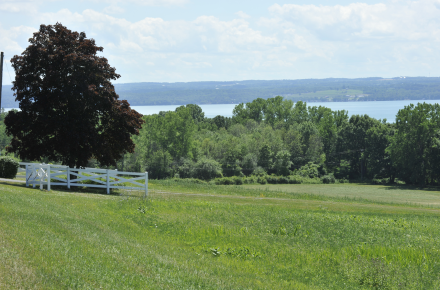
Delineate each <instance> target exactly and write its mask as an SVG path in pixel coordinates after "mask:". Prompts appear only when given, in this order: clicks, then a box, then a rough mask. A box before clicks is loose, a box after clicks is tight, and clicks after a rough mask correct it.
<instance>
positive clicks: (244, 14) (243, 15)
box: [235, 11, 251, 19]
mask: <svg viewBox="0 0 440 290" xmlns="http://www.w3.org/2000/svg"><path fill="white" fill-rule="evenodd" d="M235 15H237V16H238V17H240V18H243V19H249V18H251V16H250V15H248V14H246V13H244V12H243V11H238V12H237V13H235Z"/></svg>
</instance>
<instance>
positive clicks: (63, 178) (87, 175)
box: [18, 162, 148, 196]
mask: <svg viewBox="0 0 440 290" xmlns="http://www.w3.org/2000/svg"><path fill="white" fill-rule="evenodd" d="M18 172H26V186H29V185H33V187H34V188H35V186H36V185H40V189H42V188H43V185H46V186H47V190H50V187H51V185H62V186H67V188H69V189H70V187H71V186H85V187H97V188H105V189H107V194H110V189H111V188H120V189H135V190H143V191H145V196H147V195H148V172H145V173H136V172H121V171H117V170H108V169H96V168H85V169H76V168H69V167H68V166H62V165H50V164H37V163H26V162H20V167H19V169H18ZM71 175H72V176H75V177H76V178H75V179H71V178H70V176H71Z"/></svg>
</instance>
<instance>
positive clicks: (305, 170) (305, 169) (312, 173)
mask: <svg viewBox="0 0 440 290" xmlns="http://www.w3.org/2000/svg"><path fill="white" fill-rule="evenodd" d="M319 167H320V166H319V165H317V164H314V163H312V162H309V163H307V164H306V165H304V166H302V167H301V168H300V169H299V170H298V171H297V174H298V175H301V176H303V177H309V178H315V177H319V170H318V168H319Z"/></svg>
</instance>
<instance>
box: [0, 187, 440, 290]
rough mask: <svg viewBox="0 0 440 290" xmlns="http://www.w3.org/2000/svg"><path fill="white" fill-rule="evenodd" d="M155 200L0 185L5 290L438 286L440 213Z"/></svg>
mask: <svg viewBox="0 0 440 290" xmlns="http://www.w3.org/2000/svg"><path fill="white" fill-rule="evenodd" d="M313 186H316V185H313ZM266 187H268V186H264V187H263V188H266ZM234 188H235V189H236V191H237V192H236V193H235V194H233V193H232V192H231V190H233V189H234ZM268 188H270V187H268ZM304 188H306V187H304ZM330 188H336V187H332V186H330V187H328V189H330ZM349 188H350V187H347V188H346V189H347V191H350V190H349ZM362 188H363V186H360V185H357V186H352V187H351V190H356V189H357V190H362ZM150 189H151V190H150V196H149V198H148V199H145V200H144V199H140V198H137V197H130V195H128V194H127V193H125V192H122V194H121V195H117V192H115V194H113V195H105V194H99V193H98V192H99V191H93V192H89V191H85V192H74V191H68V190H53V191H51V192H47V191H44V190H43V191H41V190H39V189H32V188H25V187H24V186H22V185H21V184H8V183H0V260H1V261H2V263H0V289H17V288H22V289H99V288H103V289H438V287H439V286H440V280H439V279H440V275H439V273H440V264H439V263H440V262H438V261H440V252H439V250H440V247H439V245H440V243H439V242H440V227H439V225H438V223H439V218H440V210H439V209H436V208H428V207H424V206H408V205H392V204H385V203H383V204H378V203H375V202H373V201H371V202H356V201H353V200H347V201H344V199H343V198H340V197H330V198H327V199H326V198H325V194H321V193H318V192H312V194H309V193H307V194H296V193H282V192H279V191H278V190H280V189H277V191H274V192H271V191H266V189H263V190H261V188H259V189H257V190H256V191H255V190H254V189H250V188H240V187H232V186H230V187H227V186H205V187H204V189H203V187H201V186H199V187H196V186H192V185H186V186H185V185H176V184H173V186H171V185H170V184H168V185H167V184H166V183H165V182H152V183H151V185H150ZM75 190H77V189H75ZM83 190H84V189H83ZM304 190H305V189H304ZM316 190H318V189H316ZM384 190H385V189H384ZM163 191H167V192H169V193H164V192H163ZM206 191H211V192H206ZM252 191H254V192H255V194H254V196H252V194H251V192H252ZM333 191H334V192H336V191H337V190H336V189H333ZM370 191H371V190H370ZM370 191H367V192H366V193H368V192H370ZM183 192H186V194H182V193H183ZM212 192H214V194H215V195H210V194H209V193H212ZM408 192H410V191H408ZM178 193H180V194H178ZM189 193H192V194H189ZM241 193H243V194H241ZM264 193H266V195H271V196H272V197H270V198H266V197H265V195H264ZM317 194H320V195H319V198H315V197H316V196H317ZM407 194H408V195H409V194H410V193H407ZM416 194H419V193H416ZM276 195H279V197H276ZM315 195H316V196H315ZM285 196H288V197H289V198H283V197H285ZM301 196H303V197H305V198H301Z"/></svg>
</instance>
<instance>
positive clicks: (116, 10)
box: [102, 5, 125, 14]
mask: <svg viewBox="0 0 440 290" xmlns="http://www.w3.org/2000/svg"><path fill="white" fill-rule="evenodd" d="M102 12H103V13H105V14H121V13H124V12H125V9H124V8H122V7H119V6H116V5H111V6H107V7H105V8H104V10H103V11H102Z"/></svg>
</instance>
